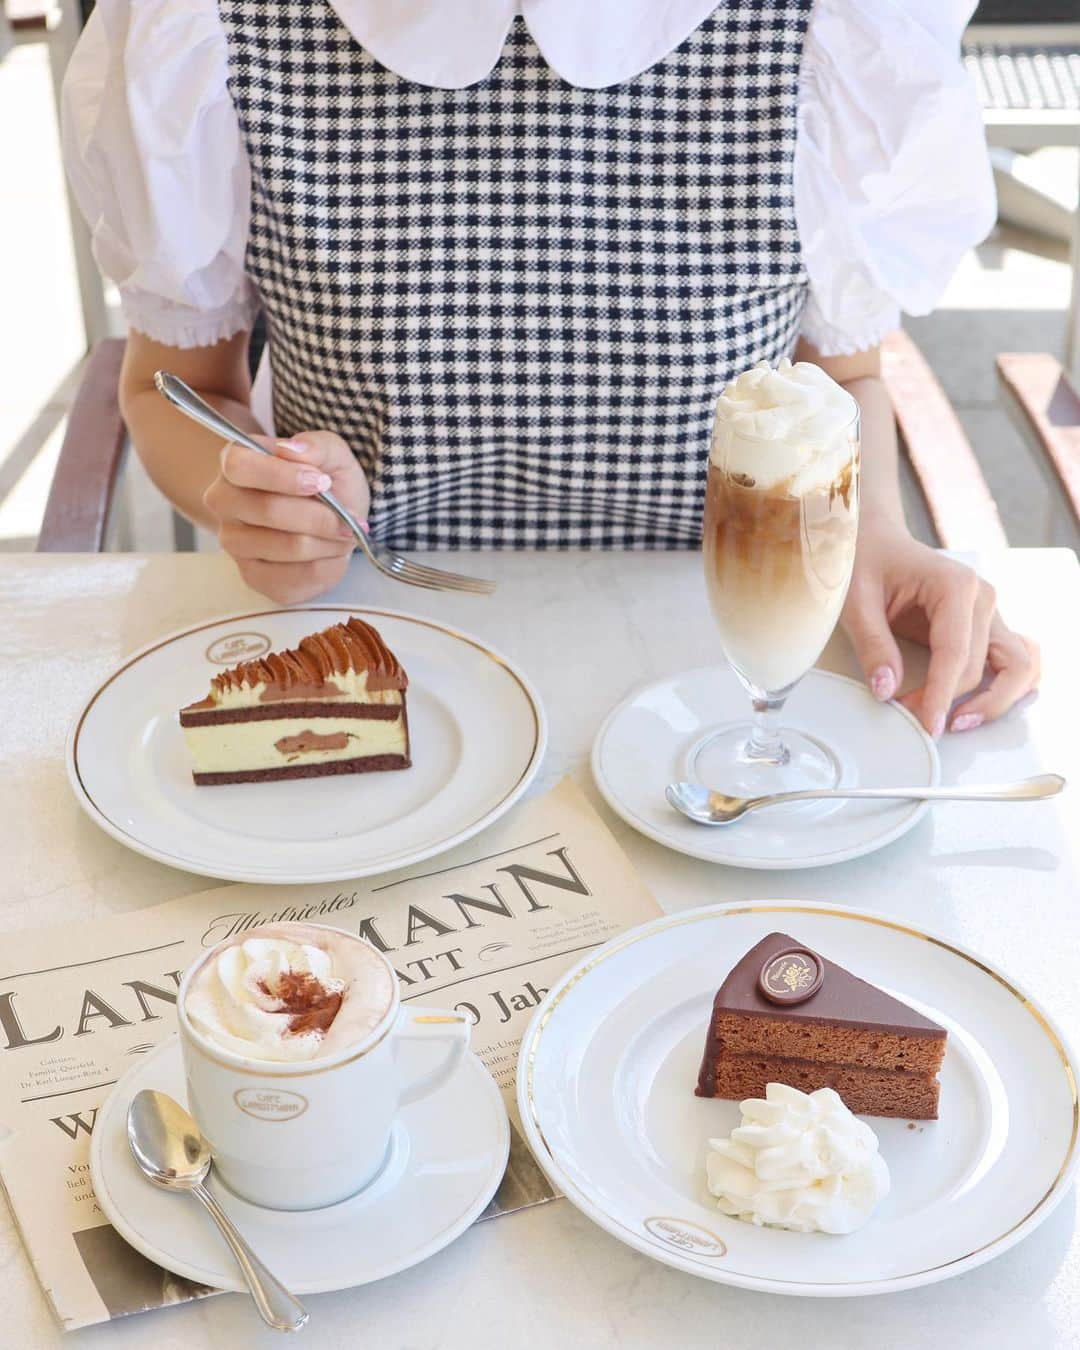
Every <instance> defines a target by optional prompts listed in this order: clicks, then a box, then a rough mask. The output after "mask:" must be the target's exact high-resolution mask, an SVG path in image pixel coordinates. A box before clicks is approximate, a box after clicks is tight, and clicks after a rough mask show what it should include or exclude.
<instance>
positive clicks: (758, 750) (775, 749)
mask: <svg viewBox="0 0 1080 1350" xmlns="http://www.w3.org/2000/svg"><path fill="white" fill-rule="evenodd" d="M750 697H751V699H752V701H753V705H754V722H753V727H752V729H751V731H750V739H749V740H748V741H747V742H746V746H745V748H744V749H743V754H744V755H745V756H746V758H747V759H750V760H753V761H754V762H755V763H757V764H773V765H781V764H786V763H787V762H788V760H789V759H790V758H791V752H790V751H789V750H788V748H787V746H786V745H785V744H784V742H783V740H782V739H781V736H780V727H779V722H780V712H781V710H782V709H783V706H784V704H785V702H786V701H787V700H786V696H781V697H779V698H776V697H773V696H772V695H770V694H764V693H761V692H760V691H759V690H754V691H753V692H752V693H751V696H750Z"/></svg>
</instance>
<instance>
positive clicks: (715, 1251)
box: [645, 1217, 727, 1258]
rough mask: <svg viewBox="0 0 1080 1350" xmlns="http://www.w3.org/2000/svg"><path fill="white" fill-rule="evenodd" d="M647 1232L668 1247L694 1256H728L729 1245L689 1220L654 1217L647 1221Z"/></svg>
mask: <svg viewBox="0 0 1080 1350" xmlns="http://www.w3.org/2000/svg"><path fill="white" fill-rule="evenodd" d="M645 1231H646V1232H647V1233H648V1234H649V1236H650V1237H654V1238H656V1240H657V1241H658V1242H662V1243H663V1244H664V1245H665V1246H666V1247H674V1248H675V1250H676V1251H680V1252H688V1253H690V1254H691V1255H693V1256H714V1257H717V1258H719V1257H721V1256H727V1243H726V1242H724V1241H723V1240H722V1239H721V1238H718V1237H717V1236H716V1234H715V1233H710V1232H709V1230H708V1229H707V1228H702V1227H701V1225H700V1224H697V1223H691V1222H690V1220H689V1219H665V1218H662V1217H654V1218H651V1219H646V1220H645Z"/></svg>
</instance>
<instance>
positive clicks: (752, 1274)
mask: <svg viewBox="0 0 1080 1350" xmlns="http://www.w3.org/2000/svg"><path fill="white" fill-rule="evenodd" d="M772 932H782V933H786V934H788V935H789V936H790V937H792V938H793V939H794V940H795V941H796V942H798V943H800V944H804V945H805V946H807V947H808V948H810V949H811V950H813V951H815V952H820V953H821V954H822V955H823V956H825V957H827V958H829V959H831V960H834V961H836V962H838V963H839V964H840V965H843V966H846V967H847V969H849V970H850V971H852V972H853V973H854V974H856V975H858V976H860V977H861V978H863V979H867V980H869V981H871V982H872V983H873V984H876V985H878V986H879V987H880V988H882V989H884V990H886V991H887V992H888V993H890V994H893V995H894V996H895V997H897V998H900V999H903V1000H904V1001H905V1002H907V1003H908V1004H910V1005H911V1006H912V1007H913V1008H915V1009H917V1010H918V1011H919V1012H922V1013H924V1014H925V1015H926V1016H928V1017H931V1018H933V1019H934V1020H935V1021H936V1022H938V1023H940V1024H941V1025H942V1026H944V1027H945V1028H946V1030H947V1031H948V1033H949V1039H948V1048H947V1051H946V1055H945V1062H944V1065H943V1068H942V1073H941V1111H940V1118H939V1119H938V1120H936V1121H909V1120H892V1119H881V1118H870V1117H866V1119H867V1121H868V1123H869V1124H870V1125H871V1127H872V1128H873V1129H874V1131H875V1132H876V1134H877V1135H878V1138H879V1141H880V1146H881V1152H882V1155H883V1157H884V1158H885V1160H886V1162H887V1164H888V1166H889V1170H890V1173H891V1177H892V1190H891V1193H890V1194H889V1196H888V1197H887V1198H886V1200H885V1201H884V1202H883V1203H882V1204H881V1205H880V1206H879V1208H878V1210H877V1211H876V1213H875V1214H874V1215H873V1217H872V1218H871V1220H870V1221H869V1223H867V1224H866V1226H865V1227H863V1228H862V1229H860V1230H859V1231H858V1232H857V1233H855V1234H853V1235H850V1236H848V1237H834V1236H829V1235H825V1234H821V1233H790V1232H785V1231H781V1230H777V1229H770V1228H757V1227H754V1226H753V1225H752V1224H747V1223H743V1222H740V1221H739V1220H737V1219H731V1218H728V1217H726V1216H725V1215H723V1214H721V1213H720V1212H719V1210H718V1209H717V1207H716V1204H715V1202H714V1201H713V1200H712V1198H711V1197H710V1195H709V1193H708V1190H707V1188H706V1185H705V1154H706V1148H707V1143H708V1140H709V1139H710V1138H714V1137H716V1136H718V1135H725V1134H727V1133H729V1132H730V1130H731V1129H732V1128H733V1127H734V1126H735V1125H737V1124H738V1123H739V1113H738V1106H737V1103H734V1102H727V1101H720V1100H709V1099H702V1098H698V1097H695V1095H694V1085H695V1083H696V1080H697V1070H698V1065H699V1062H700V1059H701V1053H702V1048H703V1045H704V1040H705V1031H706V1027H707V1025H708V1022H709V1013H710V1009H711V1004H712V999H713V996H714V995H715V992H716V989H717V987H718V986H719V984H720V983H721V982H722V980H723V978H724V976H725V975H726V973H727V972H728V970H730V969H731V967H732V966H733V965H734V964H735V962H736V961H737V960H738V959H739V957H741V956H742V955H743V954H744V953H745V952H746V951H747V950H749V948H750V947H752V946H753V945H754V944H755V943H756V942H758V941H759V940H760V939H761V938H763V937H765V936H766V935H767V934H769V933H772ZM517 1090H518V1104H519V1107H520V1110H521V1116H522V1120H523V1122H524V1126H525V1132H526V1135H527V1137H528V1140H529V1144H530V1146H531V1147H532V1149H533V1151H534V1152H535V1154H536V1156H537V1158H538V1160H539V1162H540V1164H541V1166H542V1167H543V1169H544V1170H545V1172H546V1173H547V1174H548V1176H549V1177H550V1179H551V1181H552V1182H553V1183H554V1185H556V1186H557V1187H558V1188H559V1189H560V1190H561V1191H562V1192H563V1193H564V1194H565V1195H566V1196H567V1197H568V1198H569V1199H570V1200H572V1201H573V1203H574V1204H575V1205H577V1206H578V1208H579V1209H581V1210H582V1211H583V1213H585V1214H586V1215H588V1217H589V1218H591V1219H593V1220H594V1221H595V1222H596V1223H598V1224H599V1225H600V1226H601V1227H602V1228H604V1229H606V1230H607V1231H608V1232H609V1233H611V1234H613V1235H614V1236H615V1237H617V1238H619V1239H620V1240H621V1241H623V1242H625V1243H627V1244H628V1245H629V1246H631V1247H635V1248H637V1249H638V1250H639V1251H641V1252H644V1253H645V1254H646V1255H648V1256H651V1257H653V1258H654V1259H655V1260H658V1261H661V1262H663V1263H665V1264H667V1265H671V1266H675V1267H677V1268H678V1269H680V1270H684V1271H687V1272H689V1273H690V1274H694V1275H698V1276H700V1277H702V1278H703V1279H708V1280H713V1281H716V1282H718V1283H722V1284H733V1285H737V1286H740V1287H742V1288H750V1289H760V1290H763V1291H766V1292H769V1293H778V1294H794V1295H803V1296H815V1297H843V1296H853V1295H864V1294H878V1293H892V1292H895V1291H897V1290H900V1289H910V1288H915V1287H917V1286H919V1285H925V1284H933V1283H935V1282H937V1281H939V1280H944V1279H948V1278H950V1277H951V1276H953V1275H959V1274H961V1273H962V1272H963V1271H965V1270H970V1269H971V1268H972V1267H974V1266H977V1265H981V1264H982V1263H983V1262H984V1261H988V1260H990V1259H991V1258H992V1257H995V1256H997V1255H999V1254H1000V1253H1002V1252H1004V1251H1007V1250H1008V1248H1010V1247H1011V1246H1013V1245H1014V1244H1015V1243H1017V1242H1019V1241H1020V1240H1021V1239H1022V1238H1024V1237H1025V1236H1026V1235H1027V1234H1028V1233H1030V1232H1031V1231H1032V1230H1033V1229H1034V1228H1035V1227H1037V1225H1038V1224H1040V1223H1041V1222H1042V1221H1043V1220H1044V1219H1045V1218H1046V1217H1047V1216H1048V1215H1049V1214H1050V1212H1051V1211H1052V1210H1053V1208H1054V1207H1055V1205H1056V1204H1057V1203H1058V1202H1059V1200H1060V1199H1061V1198H1062V1196H1063V1195H1064V1193H1065V1191H1066V1190H1067V1188H1068V1186H1069V1183H1070V1181H1071V1180H1072V1178H1073V1176H1074V1175H1075V1172H1076V1167H1077V1157H1078V1153H1077V1126H1078V1104H1077V1075H1076V1067H1075V1059H1074V1057H1073V1053H1072V1051H1070V1049H1069V1048H1068V1046H1067V1045H1066V1044H1065V1042H1064V1041H1063V1039H1062V1037H1061V1036H1060V1034H1059V1032H1058V1031H1057V1030H1056V1029H1055V1027H1054V1026H1053V1024H1052V1022H1051V1021H1050V1019H1049V1018H1047V1016H1046V1015H1045V1014H1044V1013H1043V1012H1042V1010H1041V1009H1040V1008H1039V1007H1038V1005H1037V1004H1036V1003H1035V1002H1034V1001H1033V1000H1032V999H1031V998H1029V997H1028V995H1026V994H1025V993H1024V992H1023V991H1022V990H1020V989H1019V988H1017V987H1016V985H1015V984H1014V983H1013V982H1012V981H1011V980H1010V979H1009V978H1008V976H1007V975H1006V974H1004V973H1003V972H1001V971H999V970H997V969H995V968H994V967H993V966H992V965H991V964H990V963H988V962H986V961H983V960H982V959H980V958H979V957H977V956H976V955H974V954H973V953H972V952H970V951H967V950H965V949H964V948H963V947H961V946H959V945H957V944H955V943H952V942H950V941H948V940H947V939H945V938H943V937H940V936H937V935H934V934H932V933H929V932H926V931H924V930H921V929H918V928H915V927H913V926H911V925H908V924H905V923H904V922H903V921H901V920H893V919H887V918H883V917H880V916H876V915H869V914H865V913H862V912H861V911H858V910H851V909H842V908H838V907H832V906H825V905H815V904H799V903H796V902H784V901H776V902H764V903H752V904H745V905H740V904H733V905H716V906H710V907H708V908H706V909H698V910H691V911H688V912H686V913H683V914H675V915H670V916H668V917H666V918H663V919H659V920H657V921H656V922H654V923H651V924H647V925H645V926H644V927H642V928H638V929H635V930H633V931H632V932H630V933H628V934H625V935H623V936H622V937H620V938H617V939H615V940H614V941H613V942H611V943H609V944H607V945H606V946H605V947H603V948H601V949H600V950H599V951H598V952H595V953H592V954H590V955H589V956H588V957H587V958H586V959H585V960H584V961H583V962H581V963H580V964H579V965H578V966H577V967H576V968H575V969H573V970H571V971H570V972H569V973H568V974H567V975H566V976H564V978H563V979H562V980H561V981H560V982H559V983H558V984H557V985H556V986H555V987H554V988H553V989H552V990H551V992H550V993H549V994H548V996H547V998H546V999H545V1001H544V1003H543V1004H542V1005H541V1007H540V1008H539V1009H538V1010H537V1012H536V1014H535V1016H534V1018H533V1020H532V1022H531V1024H530V1026H529V1029H528V1031H527V1032H526V1035H525V1037H524V1040H523V1041H522V1047H521V1056H520V1059H519V1062H518V1082H517Z"/></svg>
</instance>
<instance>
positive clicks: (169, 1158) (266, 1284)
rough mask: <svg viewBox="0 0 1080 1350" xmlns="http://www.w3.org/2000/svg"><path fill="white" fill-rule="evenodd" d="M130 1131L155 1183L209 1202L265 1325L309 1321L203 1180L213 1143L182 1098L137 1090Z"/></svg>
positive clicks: (281, 1327) (292, 1326)
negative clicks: (188, 1110) (178, 1100)
mask: <svg viewBox="0 0 1080 1350" xmlns="http://www.w3.org/2000/svg"><path fill="white" fill-rule="evenodd" d="M127 1136H128V1144H129V1145H130V1146H131V1152H132V1153H133V1154H134V1156H135V1161H136V1162H137V1163H138V1165H139V1168H140V1169H141V1170H142V1171H143V1172H144V1173H145V1174H146V1176H147V1177H149V1178H150V1180H151V1181H152V1182H153V1183H154V1185H155V1186H162V1187H164V1188H165V1189H166V1190H173V1191H190V1192H191V1194H192V1195H194V1196H195V1198H196V1199H197V1200H200V1201H201V1202H202V1203H203V1205H205V1207H206V1209H207V1210H208V1211H209V1213H210V1215H211V1217H212V1218H213V1220H214V1222H215V1223H216V1224H217V1226H218V1228H219V1229H220V1230H221V1236H222V1237H223V1238H224V1239H225V1241H226V1242H227V1243H228V1244H229V1247H230V1249H231V1251H232V1254H233V1256H235V1257H236V1263H237V1265H238V1266H239V1267H240V1272H241V1274H242V1275H243V1277H244V1279H245V1281H246V1282H247V1287H248V1289H249V1290H250V1291H251V1297H252V1298H253V1299H254V1300H255V1307H256V1308H258V1310H259V1316H260V1317H261V1318H262V1319H263V1321H264V1322H265V1323H266V1324H267V1326H271V1327H273V1328H274V1330H275V1331H299V1330H300V1328H301V1327H302V1326H303V1325H304V1323H305V1322H306V1321H307V1320H308V1313H307V1309H306V1308H305V1307H304V1305H303V1304H302V1303H301V1302H300V1301H299V1299H296V1298H294V1297H293V1295H292V1294H290V1293H289V1291H288V1290H287V1289H286V1288H285V1286H284V1285H283V1284H282V1283H281V1281H280V1280H278V1279H277V1278H276V1277H275V1276H273V1275H271V1273H270V1272H269V1271H268V1270H267V1269H266V1267H265V1266H264V1265H263V1263H262V1262H261V1261H260V1260H259V1258H258V1257H257V1256H256V1255H255V1253H254V1252H253V1251H252V1250H251V1248H250V1247H249V1246H248V1245H247V1243H246V1242H245V1241H244V1239H243V1238H242V1237H241V1236H240V1234H239V1233H238V1232H237V1231H236V1229H235V1228H234V1227H233V1223H232V1220H231V1219H230V1218H229V1216H228V1215H227V1214H226V1213H225V1211H224V1210H223V1209H222V1208H221V1206H220V1205H219V1204H218V1202H217V1201H216V1200H215V1199H214V1197H213V1196H212V1195H211V1194H210V1192H209V1191H208V1190H207V1189H206V1187H205V1186H204V1185H203V1182H204V1181H205V1180H206V1177H207V1173H208V1172H209V1171H210V1164H211V1162H212V1161H213V1159H212V1158H211V1156H210V1145H209V1144H208V1143H207V1142H206V1140H205V1139H204V1138H203V1136H202V1134H201V1133H200V1131H199V1127H198V1126H197V1125H196V1124H195V1122H194V1121H193V1120H192V1118H191V1117H190V1116H189V1115H188V1113H187V1112H186V1111H185V1110H184V1108H183V1107H182V1106H181V1105H180V1103H179V1102H177V1101H174V1100H173V1099H172V1097H169V1096H167V1095H166V1094H165V1093H164V1092H150V1091H147V1090H144V1091H142V1092H139V1093H136V1095H135V1097H134V1099H133V1100H132V1103H131V1105H130V1106H129V1107H128V1116H127Z"/></svg>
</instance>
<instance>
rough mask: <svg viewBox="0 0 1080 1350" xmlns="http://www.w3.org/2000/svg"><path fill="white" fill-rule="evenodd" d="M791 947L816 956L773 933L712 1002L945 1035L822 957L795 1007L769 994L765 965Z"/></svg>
mask: <svg viewBox="0 0 1080 1350" xmlns="http://www.w3.org/2000/svg"><path fill="white" fill-rule="evenodd" d="M787 952H800V953H802V954H803V955H813V953H810V952H809V951H808V949H807V948H806V947H805V946H804V945H803V944H802V943H800V942H797V941H796V940H795V939H794V938H793V937H789V936H788V935H787V934H786V933H770V934H769V936H768V937H766V938H762V940H761V941H760V942H759V943H757V945H756V946H754V947H751V948H750V950H749V951H748V952H747V953H746V955H745V956H744V957H743V958H742V960H741V961H739V962H738V964H737V965H735V966H734V967H733V969H732V971H731V973H730V974H729V975H728V977H727V979H726V980H725V981H724V983H723V984H722V985H721V986H720V989H719V991H718V993H717V995H716V999H715V1002H714V1004H713V1007H714V1008H715V1009H721V1008H723V1009H726V1010H728V1011H730V1012H747V1013H753V1014H755V1015H756V1016H758V1017H785V1018H799V1019H803V1020H806V1021H810V1022H826V1023H842V1024H845V1025H847V1026H854V1027H859V1028H861V1029H862V1030H866V1031H873V1030H881V1031H900V1032H903V1033H904V1035H907V1036H927V1037H934V1038H941V1039H943V1038H944V1036H945V1031H944V1028H942V1027H939V1026H938V1024H937V1023H936V1022H931V1021H930V1019H929V1018H928V1017H923V1015H922V1014H921V1013H917V1012H916V1011H915V1009H914V1008H909V1007H908V1006H907V1004H906V1003H901V1002H900V1000H899V999H896V998H893V997H892V996H891V995H890V994H886V993H885V992H884V990H881V989H877V988H875V986H874V985H872V984H867V983H866V981H865V980H860V979H859V978H858V977H857V976H855V975H852V974H851V972H850V971H848V970H845V969H844V968H843V966H838V965H836V964H835V963H834V962H832V961H828V960H826V959H825V958H824V957H817V958H816V959H817V960H818V961H820V962H821V967H822V972H823V979H822V981H821V984H820V985H819V986H818V988H817V990H816V991H815V992H813V993H812V994H811V995H810V996H809V997H808V998H806V999H805V1000H804V1001H802V1002H800V1003H798V1004H797V1005H796V1006H794V1007H793V1006H791V1004H790V1003H783V1004H781V1003H778V1002H774V1001H772V1000H770V999H769V998H766V996H765V995H764V994H763V993H762V991H761V983H760V981H761V975H762V972H763V970H764V969H765V968H766V966H768V965H770V964H771V963H772V962H773V961H774V960H775V959H776V958H777V957H780V956H783V955H784V954H785V953H787Z"/></svg>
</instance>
